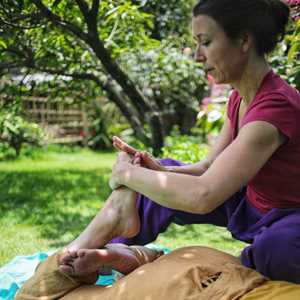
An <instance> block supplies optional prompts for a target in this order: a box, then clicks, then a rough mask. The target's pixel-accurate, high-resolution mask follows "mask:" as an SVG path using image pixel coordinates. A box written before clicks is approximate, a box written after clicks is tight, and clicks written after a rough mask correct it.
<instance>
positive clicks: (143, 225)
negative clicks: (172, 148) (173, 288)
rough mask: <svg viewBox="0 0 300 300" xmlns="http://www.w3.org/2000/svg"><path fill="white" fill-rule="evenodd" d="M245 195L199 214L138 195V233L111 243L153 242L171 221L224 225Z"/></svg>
mask: <svg viewBox="0 0 300 300" xmlns="http://www.w3.org/2000/svg"><path fill="white" fill-rule="evenodd" d="M161 163H162V164H163V165H168V166H170V165H175V166H179V165H182V163H181V162H178V161H176V160H172V159H163V160H162V161H161ZM244 195H245V189H243V190H241V191H240V192H239V193H236V194H235V195H234V196H232V197H231V198H230V199H228V200H227V201H226V202H225V203H224V204H223V205H221V206H220V207H218V208H217V209H216V210H215V211H214V212H212V213H209V214H206V215H200V214H192V213H186V212H182V211H178V210H174V209H170V208H166V207H163V206H161V205H159V204H157V203H155V202H153V201H152V200H151V199H149V198H147V197H145V196H143V195H139V196H138V200H137V211H138V215H139V220H140V230H139V232H138V234H136V235H135V236H133V237H129V238H128V237H124V236H118V237H116V238H114V239H113V240H112V241H111V243H122V244H126V245H145V244H147V243H150V242H153V241H154V240H155V239H156V238H157V236H158V235H159V234H160V233H162V232H164V231H165V230H166V229H167V228H168V226H169V225H170V224H172V223H175V224H178V225H186V224H214V225H218V226H224V227H226V226H227V225H228V220H229V219H230V217H231V215H232V213H233V212H234V211H235V209H236V207H237V206H238V205H239V202H240V200H241V199H242V198H243V196H244Z"/></svg>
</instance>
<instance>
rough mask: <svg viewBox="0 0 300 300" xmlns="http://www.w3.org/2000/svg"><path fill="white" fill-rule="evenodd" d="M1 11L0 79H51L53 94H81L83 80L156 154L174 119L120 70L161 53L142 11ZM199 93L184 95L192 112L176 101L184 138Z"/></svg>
mask: <svg viewBox="0 0 300 300" xmlns="http://www.w3.org/2000/svg"><path fill="white" fill-rule="evenodd" d="M142 2H145V1H142ZM152 2H153V1H152ZM181 2H182V3H184V1H181ZM0 4H1V5H0V25H1V29H0V30H1V31H0V49H1V52H0V76H1V74H7V73H8V72H11V70H16V69H17V70H18V72H22V73H23V74H29V73H36V72H40V73H46V74H52V75H54V78H53V81H54V82H53V83H52V85H53V88H54V91H55V93H56V94H59V91H60V87H61V85H62V84H64V85H71V84H72V82H75V83H77V84H78V85H79V87H80V88H82V87H83V88H84V84H82V82H83V81H88V82H89V85H87V87H88V88H94V89H95V90H97V91H98V92H99V93H103V92H104V93H105V95H106V97H108V98H109V99H110V101H112V102H114V103H115V104H116V106H117V107H118V108H119V109H120V111H121V112H122V114H123V115H124V116H125V117H126V119H127V120H128V122H129V123H130V125H131V127H132V128H133V130H134V133H135V135H136V136H137V137H138V138H139V139H140V140H141V141H142V142H143V143H144V144H146V145H148V146H151V147H152V148H153V150H154V152H155V153H158V152H159V151H160V149H161V147H162V146H163V141H164V137H165V135H166V134H168V131H169V129H170V128H171V127H172V125H174V124H176V122H178V117H174V118H172V117H170V113H166V111H170V110H169V108H168V107H169V103H168V102H167V101H164V99H160V101H157V100H158V98H159V97H157V94H156V98H154V97H153V94H151V95H150V94H146V93H145V89H144V90H142V89H143V88H144V86H142V85H141V83H140V82H136V81H134V80H133V79H132V77H134V76H132V72H131V73H130V72H127V70H126V71H125V69H124V65H126V64H124V59H123V58H124V57H125V56H126V55H127V54H128V53H134V51H136V49H140V50H142V52H143V53H144V54H145V55H146V54H147V52H148V51H151V50H153V49H155V48H158V47H159V46H161V42H160V41H158V40H154V39H153V38H151V37H150V36H151V34H152V33H153V32H152V31H151V29H153V28H154V27H153V16H152V15H151V14H149V13H147V12H145V10H144V11H143V10H142V7H143V5H139V3H138V1H129V0H123V1H112V0H106V1H105V0H102V1H100V0H76V1H71V0H52V1H51V0H44V1H43V0H32V1H29V0H2V1H0ZM141 4H143V3H141ZM122 64H123V68H122ZM191 68H192V67H191ZM193 68H194V69H193V70H196V69H197V68H196V67H193ZM197 74H199V73H197ZM192 75H193V74H192ZM184 76H185V77H188V76H189V74H188V75H184ZM72 85H73V86H74V84H72ZM79 87H77V89H79ZM203 91H204V84H203V81H200V84H199V86H198V87H196V88H195V89H194V91H193V92H192V93H191V94H190V95H188V98H192V101H193V105H191V101H187V102H186V103H185V102H184V101H181V103H180V114H181V116H183V119H189V118H190V119H191V122H190V123H191V124H189V125H188V126H187V125H186V124H185V125H184V124H181V127H180V128H181V129H182V130H183V131H188V128H189V127H191V125H192V123H193V122H195V120H196V113H195V112H196V110H195V108H192V107H193V106H195V103H196V102H195V100H196V99H195V96H196V97H199V98H198V99H200V98H201V94H202V93H203ZM193 93H194V94H193ZM158 103H159V105H158ZM191 110H192V112H193V113H191ZM193 110H194V111H193ZM173 114H174V116H176V114H177V115H178V111H177V112H176V111H175V110H173ZM185 115H187V116H189V117H186V116H185Z"/></svg>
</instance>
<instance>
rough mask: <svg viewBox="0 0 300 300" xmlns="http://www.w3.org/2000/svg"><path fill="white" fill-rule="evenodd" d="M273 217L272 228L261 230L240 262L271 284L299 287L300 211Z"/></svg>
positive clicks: (264, 227) (267, 227)
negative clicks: (295, 284) (295, 285)
mask: <svg viewBox="0 0 300 300" xmlns="http://www.w3.org/2000/svg"><path fill="white" fill-rule="evenodd" d="M271 214H272V212H271ZM278 216H279V215H278ZM276 217H277V216H274V218H273V219H274V220H275V221H274V222H273V223H272V224H271V225H269V226H261V230H260V231H259V232H258V233H257V235H256V236H255V237H254V241H253V243H252V245H250V246H248V247H246V248H245V249H244V250H243V252H242V255H241V261H242V263H243V265H245V266H246V267H249V268H253V269H255V270H257V271H258V272H260V273H261V274H263V275H265V276H267V277H269V278H270V279H272V280H285V281H290V282H294V283H300V210H299V211H294V212H293V213H291V214H289V215H285V216H283V217H282V218H280V219H277V220H276ZM265 225H267V224H265Z"/></svg>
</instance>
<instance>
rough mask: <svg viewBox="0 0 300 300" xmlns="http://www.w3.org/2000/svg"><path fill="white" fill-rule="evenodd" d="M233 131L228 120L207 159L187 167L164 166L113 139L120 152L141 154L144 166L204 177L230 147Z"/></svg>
mask: <svg viewBox="0 0 300 300" xmlns="http://www.w3.org/2000/svg"><path fill="white" fill-rule="evenodd" d="M230 134H231V130H230V124H229V120H228V119H226V120H225V122H224V125H223V127H222V130H221V132H220V134H219V137H218V140H217V143H216V144H215V145H214V146H213V148H212V150H211V151H210V153H209V155H208V156H207V158H206V159H204V160H202V161H200V162H197V163H194V164H189V165H185V166H163V165H161V164H160V163H159V161H158V160H157V159H156V158H154V157H153V156H152V155H150V154H149V153H147V152H141V151H138V150H137V149H135V148H133V147H132V146H130V145H128V144H127V143H125V142H124V141H122V140H121V139H120V138H118V137H115V136H114V137H113V145H114V147H115V148H116V149H117V150H119V151H124V152H127V153H128V154H130V155H136V154H139V155H140V157H141V163H142V166H143V167H145V168H148V169H151V170H156V171H167V172H173V173H183V174H189V175H197V176H200V175H202V174H203V173H204V172H205V171H206V170H207V169H208V168H209V166H210V165H211V164H212V162H213V161H214V160H215V159H216V157H217V156H218V155H219V154H220V153H221V152H222V151H223V150H224V149H225V148H226V147H227V146H228V145H229V143H230V140H231V136H230Z"/></svg>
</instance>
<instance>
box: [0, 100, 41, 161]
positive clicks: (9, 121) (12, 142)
mask: <svg viewBox="0 0 300 300" xmlns="http://www.w3.org/2000/svg"><path fill="white" fill-rule="evenodd" d="M0 137H1V140H2V141H3V142H4V143H6V144H7V145H8V147H6V146H3V147H2V149H1V150H2V151H3V153H4V154H5V153H7V151H9V148H13V149H14V151H15V155H16V157H17V156H19V154H20V151H21V148H22V145H23V144H25V143H26V144H31V145H41V144H42V141H43V137H44V134H43V131H42V129H41V128H40V127H39V126H38V125H37V124H35V123H31V122H28V121H26V120H25V119H24V118H23V117H22V116H21V115H19V114H18V113H17V110H16V109H15V107H14V106H10V107H8V108H7V107H6V108H3V109H2V113H1V115H0Z"/></svg>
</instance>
